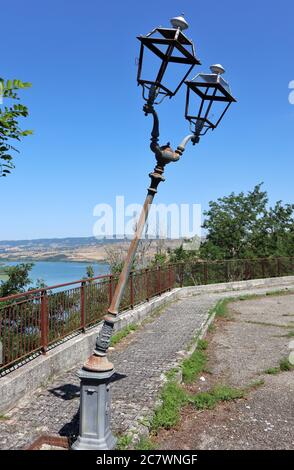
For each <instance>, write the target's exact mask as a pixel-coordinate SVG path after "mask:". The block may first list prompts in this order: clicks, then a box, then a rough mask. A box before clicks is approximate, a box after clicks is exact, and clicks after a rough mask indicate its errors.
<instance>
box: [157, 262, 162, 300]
mask: <svg viewBox="0 0 294 470" xmlns="http://www.w3.org/2000/svg"><path fill="white" fill-rule="evenodd" d="M157 292H158V294H159V295H161V266H158V268H157Z"/></svg>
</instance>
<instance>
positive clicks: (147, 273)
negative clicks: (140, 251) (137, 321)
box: [145, 268, 149, 302]
mask: <svg viewBox="0 0 294 470" xmlns="http://www.w3.org/2000/svg"><path fill="white" fill-rule="evenodd" d="M145 276H146V300H147V302H148V301H149V269H148V268H146V269H145Z"/></svg>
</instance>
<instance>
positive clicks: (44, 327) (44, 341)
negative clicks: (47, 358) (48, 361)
mask: <svg viewBox="0 0 294 470" xmlns="http://www.w3.org/2000/svg"><path fill="white" fill-rule="evenodd" d="M48 313H49V312H48V297H47V292H46V290H44V291H42V292H41V346H42V353H43V354H46V352H47V349H48V336H49V332H48V327H49V318H48Z"/></svg>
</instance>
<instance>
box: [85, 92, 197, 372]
mask: <svg viewBox="0 0 294 470" xmlns="http://www.w3.org/2000/svg"><path fill="white" fill-rule="evenodd" d="M155 98H156V94H154V90H152V91H151V93H150V99H149V100H148V101H147V103H146V104H145V106H144V108H143V110H144V112H145V114H146V115H148V114H151V115H152V116H153V128H152V132H151V144H150V148H151V150H152V152H153V153H154V154H155V158H156V162H157V163H156V166H155V168H154V170H153V172H151V173H150V174H149V177H150V178H151V184H150V186H149V188H148V190H147V197H146V199H145V202H144V206H143V209H142V212H141V215H140V218H139V221H138V224H137V228H136V232H135V235H134V238H133V240H132V241H131V243H130V247H129V250H128V253H127V256H126V259H125V262H124V266H123V269H122V271H121V273H120V276H119V279H118V283H117V285H116V289H115V292H114V295H113V298H112V301H111V304H110V306H109V309H108V313H107V315H106V316H105V318H104V323H103V326H102V329H101V331H100V333H99V336H98V337H97V340H96V347H95V349H94V353H93V355H92V356H90V357H89V359H88V360H87V361H86V363H85V364H84V369H85V370H90V371H95V372H105V371H109V370H112V369H113V364H111V363H110V362H109V361H108V358H107V351H108V348H109V345H110V339H111V336H112V333H113V328H114V322H115V318H116V316H117V314H118V312H119V307H120V303H121V300H122V298H123V295H124V292H125V289H126V285H127V282H128V278H129V275H130V272H131V269H132V266H133V261H134V259H135V255H136V252H137V248H138V244H139V241H140V239H141V237H142V233H143V230H144V227H145V223H146V221H147V219H148V215H149V211H150V208H151V205H152V202H153V199H154V196H155V195H156V193H157V188H158V185H159V183H160V182H161V181H164V177H163V173H164V168H165V166H166V165H167V164H168V163H171V162H176V161H178V160H179V159H180V157H181V155H182V154H183V152H184V150H185V147H186V145H187V143H188V142H189V141H190V140H192V141H193V139H194V137H195V136H194V134H190V135H188V136H187V137H185V138H184V139H183V141H182V142H181V144H180V145H179V146H178V147H177V149H176V150H175V151H173V149H172V148H171V147H170V145H169V144H167V145H164V146H162V147H160V146H159V144H158V138H159V121H158V116H157V113H156V111H155V109H154V107H153V104H154V100H155Z"/></svg>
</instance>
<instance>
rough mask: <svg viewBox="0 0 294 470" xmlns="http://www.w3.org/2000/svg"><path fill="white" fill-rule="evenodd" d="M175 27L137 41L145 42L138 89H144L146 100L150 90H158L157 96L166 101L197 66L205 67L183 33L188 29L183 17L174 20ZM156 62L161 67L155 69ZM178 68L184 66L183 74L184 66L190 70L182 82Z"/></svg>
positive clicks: (161, 29)
mask: <svg viewBox="0 0 294 470" xmlns="http://www.w3.org/2000/svg"><path fill="white" fill-rule="evenodd" d="M171 24H172V26H173V28H162V27H159V28H155V29H153V30H152V31H151V32H150V33H149V34H147V35H146V36H138V38H137V39H139V41H140V42H141V48H140V56H139V63H138V74H137V82H138V85H142V88H143V97H144V98H145V97H146V92H147V93H148V91H150V89H154V90H155V94H156V95H159V97H160V98H162V99H163V98H164V97H165V96H169V97H170V98H171V97H172V96H174V95H175V94H176V93H177V91H178V90H179V89H180V87H181V85H182V84H183V83H184V81H185V80H186V78H187V77H188V75H189V74H190V72H191V71H192V69H193V68H194V66H195V65H200V64H201V62H200V61H199V60H198V59H197V57H196V55H195V48H194V44H193V42H192V41H191V40H190V39H188V38H187V37H186V36H185V34H184V33H183V30H185V29H187V28H188V23H187V22H186V20H185V18H183V17H182V16H178V17H176V18H172V19H171ZM150 52H151V53H152V54H148V53H150ZM148 55H149V57H148ZM150 55H151V57H150ZM149 58H151V64H150V63H149V60H148V59H149ZM156 58H157V59H158V60H157V62H158V67H154V59H156ZM175 64H178V65H180V67H181V74H182V71H183V66H187V67H186V70H185V75H184V76H183V77H182V79H181V80H180V81H178V80H177V77H175V75H177V74H176V73H175V72H176V70H175V69H176V65H175ZM160 95H162V96H160ZM145 99H146V98H145Z"/></svg>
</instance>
